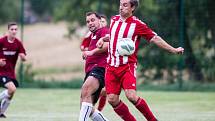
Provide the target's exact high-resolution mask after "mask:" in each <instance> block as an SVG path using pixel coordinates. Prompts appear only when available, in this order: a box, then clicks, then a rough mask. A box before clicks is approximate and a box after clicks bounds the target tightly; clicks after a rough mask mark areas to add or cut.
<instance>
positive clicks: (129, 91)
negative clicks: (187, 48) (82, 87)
mask: <svg viewBox="0 0 215 121" xmlns="http://www.w3.org/2000/svg"><path fill="white" fill-rule="evenodd" d="M138 4H139V0H120V6H119V15H116V16H113V17H112V18H111V23H110V38H109V48H108V49H109V50H108V59H107V61H108V65H107V67H106V75H105V88H106V92H107V95H108V102H109V103H110V104H111V106H112V107H113V108H114V111H115V112H116V113H117V114H118V115H119V116H120V117H121V118H122V119H123V120H125V121H136V119H135V117H134V116H133V115H132V114H131V113H130V111H129V109H128V107H127V105H126V104H125V103H123V102H122V101H121V100H120V99H119V95H120V93H121V89H123V90H124V91H125V95H126V97H127V99H128V100H129V101H130V102H131V103H132V104H133V105H134V106H135V107H136V108H137V109H138V110H139V111H140V112H141V113H142V114H143V115H144V116H145V118H146V119H147V120H148V121H157V119H156V117H155V116H154V115H153V113H152V112H151V110H150V108H149V107H148V105H147V103H146V101H145V100H144V99H143V98H141V97H139V96H137V94H136V72H135V71H136V66H137V48H138V45H139V42H140V38H141V37H144V39H145V40H147V41H148V42H150V43H154V44H156V45H157V46H158V47H160V48H162V49H165V50H167V51H169V52H171V53H174V54H177V53H183V51H184V49H183V48H182V47H178V48H174V47H172V46H170V45H169V44H167V43H166V42H165V41H164V40H163V39H162V38H161V37H159V36H158V35H157V34H156V33H155V32H153V31H152V30H151V29H150V28H149V27H148V26H147V25H146V24H145V23H143V22H142V21H141V20H139V19H138V18H137V17H135V16H133V13H134V11H135V9H136V8H137V6H138ZM122 38H130V39H132V40H133V41H134V42H135V46H136V49H135V52H134V54H132V55H130V56H122V55H119V53H118V52H117V51H116V47H117V44H118V42H119V40H120V39H122ZM104 41H106V40H102V39H101V40H99V41H98V43H97V47H98V48H99V47H101V46H102V45H103V42H104Z"/></svg>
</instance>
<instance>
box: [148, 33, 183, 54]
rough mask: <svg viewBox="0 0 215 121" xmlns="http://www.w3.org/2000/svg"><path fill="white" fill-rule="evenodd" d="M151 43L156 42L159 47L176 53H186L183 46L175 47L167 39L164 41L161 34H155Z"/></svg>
mask: <svg viewBox="0 0 215 121" xmlns="http://www.w3.org/2000/svg"><path fill="white" fill-rule="evenodd" d="M150 42H151V43H154V44H156V45H157V46H158V47H160V48H162V49H164V50H167V51H169V52H171V53H174V54H183V53H184V48H182V47H178V48H174V47H172V46H171V45H169V44H168V43H167V42H166V41H164V40H163V39H162V38H161V37H159V36H154V37H153V38H152V39H151V41H150Z"/></svg>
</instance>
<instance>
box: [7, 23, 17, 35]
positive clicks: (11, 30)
mask: <svg viewBox="0 0 215 121" xmlns="http://www.w3.org/2000/svg"><path fill="white" fill-rule="evenodd" d="M17 30H18V26H17V25H12V26H10V28H9V29H8V35H9V36H10V37H15V36H16V33H17Z"/></svg>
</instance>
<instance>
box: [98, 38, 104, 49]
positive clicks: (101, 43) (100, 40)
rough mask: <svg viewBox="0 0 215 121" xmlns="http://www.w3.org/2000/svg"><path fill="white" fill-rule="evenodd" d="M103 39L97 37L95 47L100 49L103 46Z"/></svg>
mask: <svg viewBox="0 0 215 121" xmlns="http://www.w3.org/2000/svg"><path fill="white" fill-rule="evenodd" d="M103 44H104V41H103V39H99V40H98V42H97V43H96V47H97V48H99V49H101V48H102V47H103Z"/></svg>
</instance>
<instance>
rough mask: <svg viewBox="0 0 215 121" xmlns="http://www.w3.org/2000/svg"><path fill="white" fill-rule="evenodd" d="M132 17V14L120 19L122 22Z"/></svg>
mask: <svg viewBox="0 0 215 121" xmlns="http://www.w3.org/2000/svg"><path fill="white" fill-rule="evenodd" d="M131 16H132V14H131V15H128V16H120V17H121V19H122V20H123V21H126V20H127V19H128V18H130V17H131Z"/></svg>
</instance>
